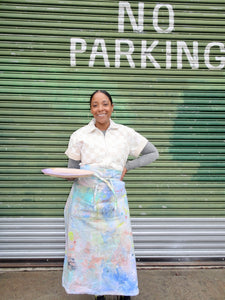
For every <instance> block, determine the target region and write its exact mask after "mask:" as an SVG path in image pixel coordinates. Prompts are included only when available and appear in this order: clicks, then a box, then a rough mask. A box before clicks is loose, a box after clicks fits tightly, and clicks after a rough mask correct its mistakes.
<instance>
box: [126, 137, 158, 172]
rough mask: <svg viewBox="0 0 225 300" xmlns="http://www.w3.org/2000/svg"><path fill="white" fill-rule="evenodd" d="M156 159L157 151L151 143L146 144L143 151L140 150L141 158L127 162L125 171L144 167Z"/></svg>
mask: <svg viewBox="0 0 225 300" xmlns="http://www.w3.org/2000/svg"><path fill="white" fill-rule="evenodd" d="M158 157H159V153H158V150H157V149H156V147H155V146H154V145H153V144H152V143H150V142H148V143H147V144H146V146H145V147H144V149H143V150H142V152H141V156H140V157H138V158H136V159H133V160H129V161H127V163H126V166H125V167H126V169H127V171H129V170H132V169H135V168H139V167H144V166H147V165H149V164H151V163H152V162H153V161H155V160H156V159H157V158H158Z"/></svg>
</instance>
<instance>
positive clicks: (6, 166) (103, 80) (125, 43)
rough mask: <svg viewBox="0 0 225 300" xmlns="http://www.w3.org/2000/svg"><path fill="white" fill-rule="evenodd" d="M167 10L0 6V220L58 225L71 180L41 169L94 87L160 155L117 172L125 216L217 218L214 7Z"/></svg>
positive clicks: (219, 42)
mask: <svg viewBox="0 0 225 300" xmlns="http://www.w3.org/2000/svg"><path fill="white" fill-rule="evenodd" d="M166 3H167V4H164V5H163V6H161V4H159V3H158V2H154V1H151V2H148V1H146V2H144V8H143V4H139V2H138V1H130V2H127V1H124V2H120V1H55V0H54V1H53V0H46V1H41V0H39V1H29V0H27V1H24V0H21V1H19V0H18V1H16V0H6V1H1V3H0V7H1V11H0V17H1V19H0V25H1V29H0V30H1V31H0V32H1V43H0V47H1V50H0V53H1V57H0V59H1V64H0V68H1V73H0V76H1V86H2V87H1V91H0V100H1V104H0V105H1V111H0V118H1V129H2V131H1V136H2V143H1V160H0V167H1V169H0V170H1V175H0V177H1V191H0V193H1V212H0V214H1V216H2V217H20V216H25V217H37V216H38V217H62V215H63V207H64V204H65V201H66V198H67V195H68V192H69V189H70V183H67V182H64V181H62V180H60V179H53V178H49V177H46V176H43V175H42V174H41V172H40V170H41V169H42V168H46V167H55V166H57V167H63V166H66V165H67V159H66V157H65V155H64V154H63V153H64V151H65V148H66V146H67V143H68V140H69V136H70V134H71V133H72V132H73V131H74V130H76V129H77V128H79V127H80V126H82V125H84V124H86V123H87V122H88V120H90V119H91V117H90V115H89V104H88V98H89V95H90V94H91V93H92V92H93V91H94V90H95V89H99V88H101V89H106V90H108V91H109V92H110V93H111V94H112V97H113V99H114V102H115V113H114V116H113V118H114V120H115V121H116V122H118V123H122V124H126V125H128V126H131V127H133V128H134V129H136V130H137V131H139V132H140V133H142V134H143V135H144V136H146V137H147V138H148V139H149V140H150V141H151V142H153V143H154V144H155V145H156V146H157V147H158V149H159V152H160V159H159V160H157V161H156V162H154V163H153V164H152V165H151V166H150V167H145V168H142V169H138V170H134V171H131V172H129V173H128V174H127V177H126V185H127V191H128V196H129V202H130V211H131V215H132V216H133V217H151V218H155V217H171V218H176V217H196V218H197V217H200V218H201V217H224V216H225V209H224V208H225V204H224V194H225V192H224V187H225V183H224V180H225V155H224V153H225V147H224V142H225V141H224V140H225V139H224V131H225V129H224V128H225V127H224V124H225V115H224V110H225V106H224V103H225V100H224V95H225V93H224V89H225V88H224V81H225V80H224V64H225V62H224V27H225V23H224V9H225V6H224V1H222V0H221V1H219V0H218V1H212V0H207V1H206V0H205V1H203V0H202V1H198V2H197V3H195V1H189V2H188V3H187V1H183V0H177V1H172V0H168V1H166ZM129 5H130V8H129ZM123 6H124V7H125V8H124V20H125V22H124V28H123V22H122V21H121V20H122V19H123V8H122V7H123ZM119 7H120V11H121V13H120V14H119ZM142 8H143V12H144V17H143V31H142V23H141V20H142V19H141V11H142ZM138 9H139V13H138ZM131 12H132V14H133V21H132V15H131ZM128 13H129V14H130V17H128ZM173 14H174V15H173ZM119 15H120V19H119V20H118V16H119ZM169 17H170V18H169ZM121 18H122V19H121ZM139 19H140V22H139ZM134 20H135V21H134ZM173 20H174V23H173V22H172V21H173ZM131 21H132V22H133V26H132V25H131ZM118 23H119V24H120V27H119V28H118ZM135 24H136V28H135V26H134V25H135ZM119 31H123V32H119ZM72 38H73V39H74V38H75V39H78V38H79V39H81V40H80V43H79V42H78V43H77V48H76V51H77V52H78V53H76V55H75V53H74V50H75V48H74V47H75V46H74V40H71V39H72ZM98 39H101V41H98ZM77 41H78V40H77ZM145 41H146V42H145ZM97 42H98V43H99V44H98V48H97V50H96V51H98V52H102V51H104V53H105V56H104V59H103V56H102V55H96V56H95V57H94V56H93V55H92V56H91V54H93V53H94V52H93V51H94V50H93V47H94V44H96V45H97ZM104 43H105V47H106V48H105V49H104V47H103V46H104ZM116 45H117V48H116ZM119 45H120V46H121V51H124V52H127V53H128V54H127V56H126V55H122V54H121V57H120V59H119V57H118V47H119ZM132 47H133V48H132ZM132 51H133V53H131V52H132ZM79 52H80V53H79ZM115 53H117V56H116V55H115ZM129 53H130V54H129ZM141 53H142V55H141ZM96 54H97V53H96ZM90 57H92V58H93V59H94V58H95V60H91V59H90ZM221 57H223V58H221ZM107 58H108V60H107ZM145 58H146V65H145ZM75 59H76V61H75ZM92 63H93V66H91V64H92ZM119 63H120V65H119ZM109 64H110V67H108V66H109ZM71 65H72V66H71Z"/></svg>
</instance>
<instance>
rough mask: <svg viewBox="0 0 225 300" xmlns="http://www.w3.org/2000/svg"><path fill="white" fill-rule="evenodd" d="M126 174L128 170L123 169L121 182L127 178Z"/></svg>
mask: <svg viewBox="0 0 225 300" xmlns="http://www.w3.org/2000/svg"><path fill="white" fill-rule="evenodd" d="M126 173H127V168H126V167H124V168H123V172H122V174H121V177H120V180H121V181H122V180H123V178H124V176H125V174H126Z"/></svg>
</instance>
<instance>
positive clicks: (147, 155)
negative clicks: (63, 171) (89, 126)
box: [68, 142, 159, 171]
mask: <svg viewBox="0 0 225 300" xmlns="http://www.w3.org/2000/svg"><path fill="white" fill-rule="evenodd" d="M158 157H159V153H158V150H157V149H156V147H155V146H154V145H153V144H152V143H150V142H148V143H147V144H146V146H145V147H144V149H143V150H142V152H141V156H139V157H138V158H136V159H133V160H129V161H127V163H126V166H125V167H126V169H127V171H129V170H132V169H136V168H139V167H144V166H147V165H149V164H151V163H152V162H153V161H155V160H156V159H157V158H158ZM80 162H81V161H80V160H73V159H71V158H69V161H68V168H75V169H79V168H80Z"/></svg>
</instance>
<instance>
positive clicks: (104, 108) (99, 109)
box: [90, 90, 113, 130]
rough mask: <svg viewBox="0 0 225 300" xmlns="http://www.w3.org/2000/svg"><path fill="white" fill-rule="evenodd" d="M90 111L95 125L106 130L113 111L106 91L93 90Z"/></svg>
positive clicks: (110, 99)
mask: <svg viewBox="0 0 225 300" xmlns="http://www.w3.org/2000/svg"><path fill="white" fill-rule="evenodd" d="M90 107H91V113H92V115H93V117H94V118H95V126H96V127H97V128H98V129H100V130H106V129H107V128H108V127H109V125H110V118H111V115H112V112H113V103H112V98H111V96H110V94H109V93H107V92H106V91H102V90H99V91H95V92H94V93H93V94H92V95H91V99H90Z"/></svg>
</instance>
